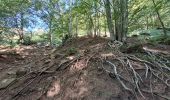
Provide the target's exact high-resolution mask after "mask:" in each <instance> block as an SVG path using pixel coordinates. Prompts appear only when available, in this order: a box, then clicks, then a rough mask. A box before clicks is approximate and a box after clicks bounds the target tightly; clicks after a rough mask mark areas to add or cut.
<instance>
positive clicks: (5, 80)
mask: <svg viewBox="0 0 170 100" xmlns="http://www.w3.org/2000/svg"><path fill="white" fill-rule="evenodd" d="M134 41H135V40H133V41H130V42H129V44H130V43H131V44H133V42H134ZM121 46H122V43H121V42H118V41H114V42H110V41H109V40H107V39H105V38H100V37H96V38H90V37H81V38H78V39H71V40H68V41H67V42H66V43H65V44H64V45H63V46H60V47H57V48H50V47H38V46H36V45H32V46H20V47H16V48H13V49H10V48H8V47H3V46H0V100H170V79H169V78H170V77H169V76H170V59H169V57H170V56H169V50H170V48H169V46H168V45H163V46H162V45H157V46H151V45H148V44H145V45H143V48H144V50H143V52H130V53H128V52H124V53H122V52H120V51H121V50H119V49H120V47H121ZM160 46H162V48H160ZM155 50H156V51H155ZM157 51H159V52H157ZM165 51H166V52H165Z"/></svg>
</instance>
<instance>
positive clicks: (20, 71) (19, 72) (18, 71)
mask: <svg viewBox="0 0 170 100" xmlns="http://www.w3.org/2000/svg"><path fill="white" fill-rule="evenodd" d="M26 73H27V70H26V69H24V68H21V69H19V70H17V71H16V75H17V77H21V76H23V75H25V74H26Z"/></svg>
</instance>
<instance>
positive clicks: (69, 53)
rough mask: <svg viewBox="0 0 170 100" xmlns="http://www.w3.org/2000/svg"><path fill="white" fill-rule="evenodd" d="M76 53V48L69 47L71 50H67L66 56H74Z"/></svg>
mask: <svg viewBox="0 0 170 100" xmlns="http://www.w3.org/2000/svg"><path fill="white" fill-rule="evenodd" d="M77 52H78V50H77V49H76V48H74V47H71V48H69V49H67V54H68V55H74V54H76V53H77Z"/></svg>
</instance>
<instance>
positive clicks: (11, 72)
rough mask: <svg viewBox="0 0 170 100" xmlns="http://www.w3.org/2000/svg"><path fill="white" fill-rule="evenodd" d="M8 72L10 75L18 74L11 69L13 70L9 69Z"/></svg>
mask: <svg viewBox="0 0 170 100" xmlns="http://www.w3.org/2000/svg"><path fill="white" fill-rule="evenodd" d="M7 74H8V75H16V71H13V70H11V71H8V72H7Z"/></svg>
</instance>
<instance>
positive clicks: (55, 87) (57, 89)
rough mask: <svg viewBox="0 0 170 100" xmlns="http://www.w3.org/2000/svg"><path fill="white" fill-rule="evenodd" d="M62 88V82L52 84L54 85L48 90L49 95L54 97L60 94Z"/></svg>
mask: <svg viewBox="0 0 170 100" xmlns="http://www.w3.org/2000/svg"><path fill="white" fill-rule="evenodd" d="M60 90H61V86H60V82H59V81H56V82H54V83H53V84H52V87H51V88H50V89H49V90H48V92H47V97H54V96H55V95H58V94H59V92H60Z"/></svg>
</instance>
